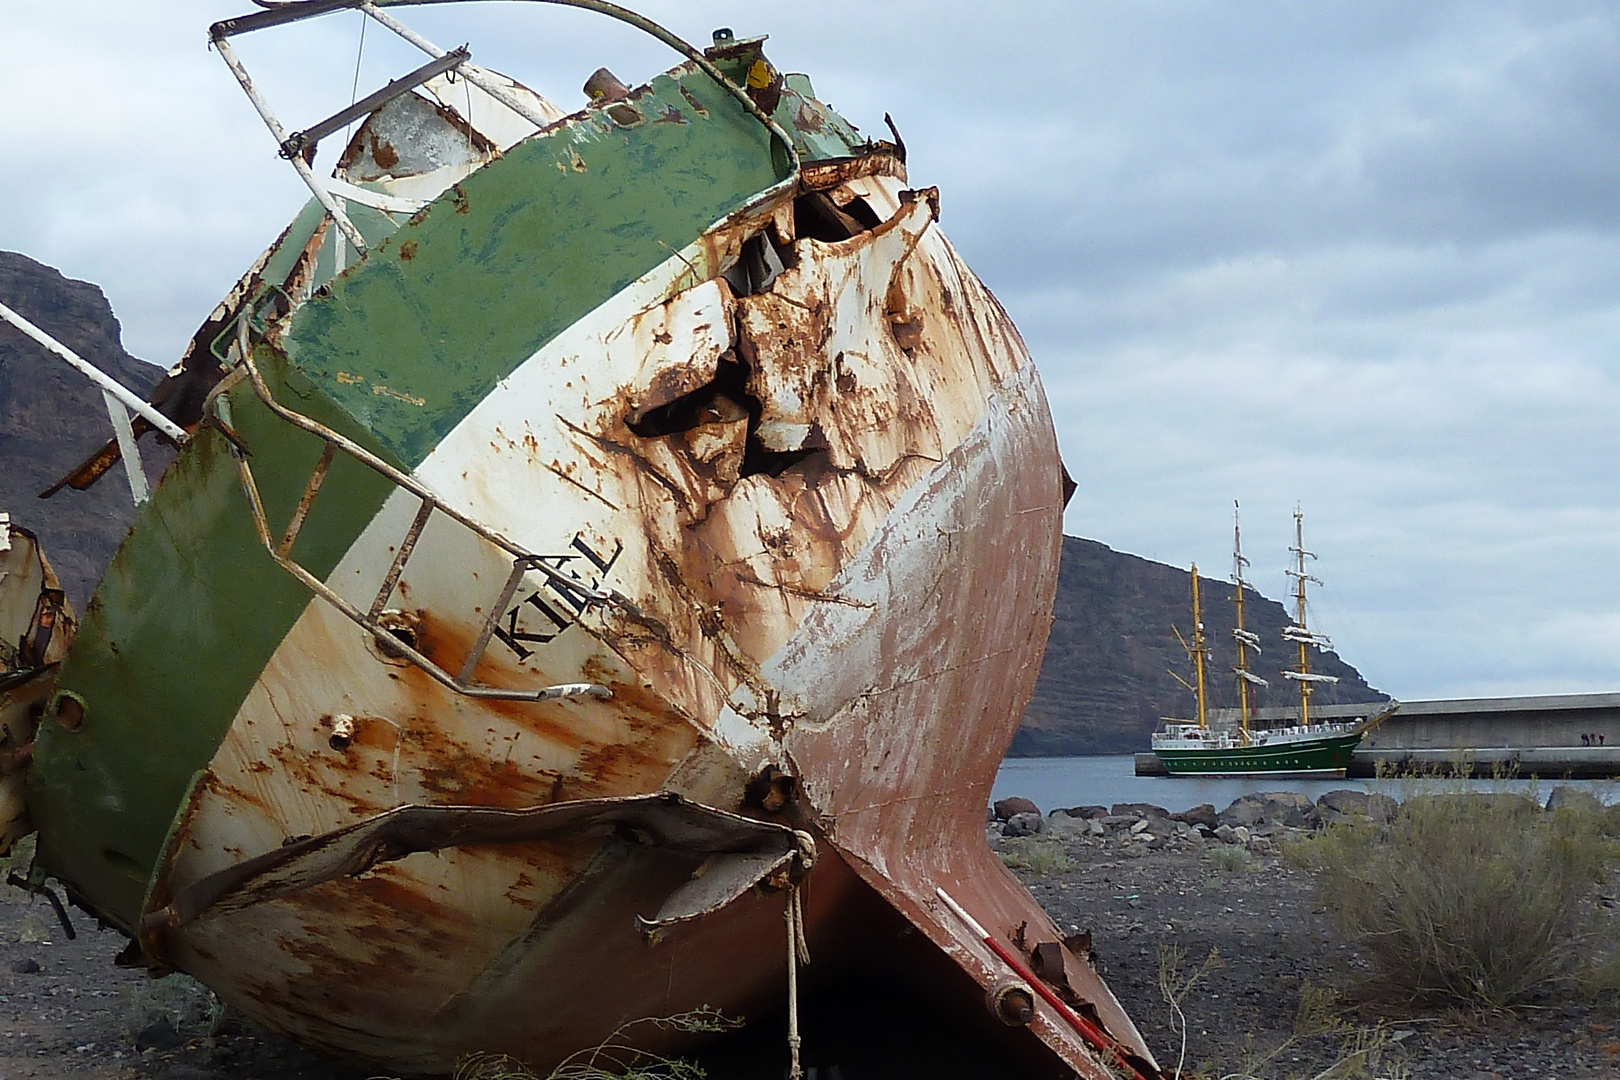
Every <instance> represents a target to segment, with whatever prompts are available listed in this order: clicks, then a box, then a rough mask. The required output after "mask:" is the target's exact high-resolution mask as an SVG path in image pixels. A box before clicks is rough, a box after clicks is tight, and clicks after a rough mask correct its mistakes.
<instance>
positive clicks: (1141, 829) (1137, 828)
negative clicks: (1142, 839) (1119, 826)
mask: <svg viewBox="0 0 1620 1080" xmlns="http://www.w3.org/2000/svg"><path fill="white" fill-rule="evenodd" d="M1147 830H1148V823H1147V822H1146V821H1143V820H1138V821H1137V823H1136V824H1135V825H1132V826H1131V835H1132V836H1136V835H1138V834H1140V833H1145V832H1147Z"/></svg>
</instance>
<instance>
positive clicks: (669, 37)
mask: <svg viewBox="0 0 1620 1080" xmlns="http://www.w3.org/2000/svg"><path fill="white" fill-rule="evenodd" d="M255 2H256V3H258V4H260V5H261V6H262V7H264V8H266V9H267V10H265V11H258V12H254V13H253V14H251V15H242V16H238V17H237V18H234V19H222V20H221V21H219V22H216V23H214V24H213V25H212V26H210V27H209V28H208V36H209V40H210V41H211V42H212V44H213V46H214V48H215V49H216V50H218V52H219V55H220V59H222V60H224V61H225V65H226V66H227V67H229V68H230V69H231V74H232V75H234V76H236V81H237V82H238V83H240V84H241V86H242V91H243V92H244V93H245V94H247V96H248V100H249V101H251V102H252V103H253V107H254V109H255V110H257V111H258V114H259V117H260V119H262V120H263V121H264V124H265V127H267V128H269V129H270V134H271V135H272V136H273V137H274V138H275V140H276V145H277V146H278V147H279V148H280V150H281V156H282V157H284V158H286V159H287V160H288V162H290V163H291V165H292V167H293V169H294V170H295V171H296V172H297V173H298V178H299V179H300V180H302V181H303V182H304V185H305V186H306V187H308V188H309V190H310V193H311V194H313V195H314V196H315V199H316V201H317V202H319V203H320V204H321V207H322V208H323V209H325V211H326V212H327V214H329V215H331V218H332V221H333V222H334V223H335V224H336V225H337V227H338V229H339V230H340V231H341V232H342V233H343V236H344V237H345V238H346V239H347V240H348V241H349V243H350V244H352V245H354V249H355V251H357V252H358V253H359V254H360V256H361V257H362V258H364V257H365V253H366V241H365V238H364V237H362V236H361V235H360V230H359V229H358V228H356V227H355V224H354V222H353V221H351V220H350V219H349V215H348V213H347V212H346V211H345V210H344V208H343V205H342V201H341V197H340V196H339V195H338V194H336V193H335V192H334V190H333V188H332V186H331V185H328V184H327V183H326V182H324V181H322V180H320V179H319V178H318V177H316V175H315V172H314V170H313V169H312V168H311V161H312V160H313V158H314V151H315V146H316V144H317V143H318V142H319V141H320V139H321V137H322V136H324V135H328V134H331V133H332V132H333V131H336V130H338V129H339V128H342V127H343V126H344V125H345V124H346V123H348V122H349V121H350V120H353V119H356V118H358V116H359V115H361V107H362V106H366V107H367V108H365V109H364V110H363V111H364V112H369V111H370V110H371V109H375V108H377V107H379V106H381V105H383V104H385V103H387V102H388V101H391V100H393V99H394V98H396V97H399V96H400V95H402V94H405V93H408V92H409V91H411V90H412V89H414V88H415V87H417V86H420V85H421V84H422V83H424V82H427V81H428V80H429V79H431V78H433V77H435V76H437V75H440V74H444V73H446V72H453V73H455V74H456V75H457V76H459V77H461V78H464V79H466V80H467V81H468V82H470V83H472V84H473V85H474V86H476V87H478V88H479V89H480V90H482V91H484V92H485V93H486V94H488V95H489V96H490V97H492V98H494V99H495V100H496V101H499V102H500V103H501V104H502V105H505V106H506V107H507V108H509V109H511V110H512V111H513V112H515V113H517V114H518V115H519V116H522V117H523V118H524V119H525V120H527V121H529V122H530V123H532V124H534V125H535V126H536V127H539V128H544V127H546V126H547V125H548V124H549V123H550V121H549V119H547V118H546V117H544V116H542V115H540V114H539V113H537V112H536V111H535V110H534V109H533V108H532V107H530V106H529V105H528V104H527V103H525V102H524V101H523V100H522V98H520V97H519V96H517V95H515V94H513V93H511V91H510V90H508V89H507V88H506V87H504V86H502V85H501V84H500V82H499V81H498V80H495V79H491V78H490V77H489V74H488V73H487V72H486V71H484V70H483V69H482V68H480V67H478V66H477V65H475V64H473V63H472V54H471V53H470V52H469V51H468V49H467V46H465V45H463V46H462V47H460V48H459V49H455V50H453V51H447V50H445V49H441V48H439V47H438V46H437V45H435V44H433V43H432V42H431V41H429V40H427V39H426V38H424V37H423V36H422V35H420V34H418V33H416V32H415V31H414V30H412V29H411V28H410V27H408V26H405V25H404V24H403V23H401V22H400V21H399V20H397V19H395V18H394V17H393V16H391V15H389V14H388V13H386V12H384V11H383V10H381V9H382V8H385V7H409V6H417V5H425V4H441V3H456V2H460V0H286V2H280V3H278V2H272V0H255ZM530 2H532V3H541V4H555V5H558V6H561V7H576V8H584V9H585V10H587V11H594V12H597V13H598V14H601V15H606V16H608V17H609V18H612V19H617V20H619V21H620V22H623V23H628V24H629V25H630V26H633V27H635V28H636V29H638V30H641V31H643V32H644V33H647V34H649V35H651V36H652V37H654V38H657V39H658V40H659V41H661V42H663V43H664V44H665V45H668V46H669V47H670V48H672V49H674V50H675V51H676V52H678V53H680V54H681V55H682V56H684V57H686V58H687V59H688V60H690V61H691V62H692V63H693V64H695V65H696V66H697V67H698V68H700V69H701V70H702V71H703V72H704V74H706V75H708V76H709V78H711V79H713V80H714V81H715V82H716V83H718V84H719V85H720V86H721V87H722V88H723V89H724V90H725V91H726V92H727V93H729V94H730V95H731V96H732V97H734V98H736V99H737V101H738V102H740V103H741V105H742V107H743V109H744V110H745V111H747V113H748V114H749V115H750V116H752V117H753V118H754V119H756V120H758V121H759V122H760V123H761V124H763V125H764V126H765V128H766V129H767V130H769V131H770V133H771V134H772V135H773V136H774V137H775V138H776V140H777V141H778V142H780V143H781V144H782V149H783V152H784V153H785V154H786V155H787V158H788V165H789V168H788V175H787V176H786V177H785V178H784V179H783V180H781V181H780V182H778V183H776V184H773V185H772V186H771V187H769V188H767V189H766V190H765V191H763V192H761V193H760V194H759V195H758V196H756V197H755V198H754V199H753V201H752V202H753V204H754V205H759V204H762V203H764V202H768V201H770V200H771V199H774V198H776V197H777V196H778V195H780V194H781V193H782V192H784V191H786V190H788V189H790V188H792V187H793V186H794V185H795V184H797V183H798V181H799V173H800V170H801V167H802V166H801V163H800V161H799V151H798V148H797V147H796V146H795V145H794V143H793V139H792V138H791V137H789V135H788V133H787V132H786V131H784V130H782V127H781V125H779V124H778V123H777V122H776V121H775V120H774V119H772V117H771V115H770V114H769V113H767V112H766V111H765V110H763V109H761V108H760V107H759V105H758V103H756V102H755V101H754V99H753V98H751V97H749V96H748V92H747V91H746V90H744V89H743V88H742V87H740V86H738V85H737V84H736V83H734V82H732V81H731V80H730V79H728V78H727V77H726V75H725V73H724V72H722V71H721V70H720V69H719V68H718V67H716V66H715V64H714V62H713V61H712V60H710V59H709V58H708V57H707V56H705V55H704V54H703V52H702V51H701V50H700V49H698V48H696V47H695V46H693V45H691V44H690V43H688V42H687V41H686V40H685V39H683V38H681V37H678V36H676V35H675V34H673V33H671V32H670V31H668V30H666V29H664V28H663V27H662V26H660V25H658V24H657V23H655V22H653V21H652V20H651V19H648V18H646V17H644V16H642V15H638V14H636V13H635V12H633V11H630V10H628V9H626V8H622V7H620V6H618V5H617V4H612V3H608V2H607V0H530ZM348 10H357V11H360V12H361V13H363V14H364V15H366V16H368V17H369V18H371V19H372V20H374V21H375V22H377V23H378V24H380V25H381V26H383V27H385V28H387V29H388V30H390V31H392V32H393V33H394V34H396V35H398V36H399V37H400V38H402V39H404V40H405V41H406V42H408V43H410V44H411V45H412V46H413V47H415V48H417V49H419V50H421V51H422V52H424V53H426V54H427V55H428V56H430V57H432V60H431V61H430V62H429V63H427V64H424V65H423V66H422V67H419V68H417V69H416V70H415V71H412V72H410V73H409V74H406V75H404V76H401V77H400V78H398V79H394V80H393V81H391V82H389V83H388V85H386V86H384V87H383V88H382V89H380V90H378V91H376V92H374V93H372V94H370V95H368V96H367V97H365V98H363V99H362V100H360V101H358V102H355V103H354V104H353V105H350V106H349V107H347V108H345V109H343V110H342V111H340V112H338V113H335V114H333V115H332V116H330V117H328V118H327V119H325V120H323V121H321V122H320V123H318V124H315V125H313V126H311V127H308V128H305V129H304V130H303V131H296V132H290V133H289V132H288V131H287V130H286V128H285V127H284V126H283V125H282V123H281V121H280V120H279V119H277V117H276V114H275V112H274V111H273V110H272V109H271V108H270V103H269V101H267V100H266V99H265V97H264V95H263V94H261V93H259V90H258V87H256V86H255V85H254V84H253V79H252V77H251V76H249V75H248V71H247V68H246V67H244V66H243V64H242V61H241V60H240V58H238V57H237V55H236V52H235V50H234V49H233V48H232V47H231V43H230V39H231V38H233V37H236V36H237V35H239V34H246V33H251V32H252V31H254V30H265V29H269V28H270V27H273V26H284V25H286V24H288V23H294V22H302V21H303V20H305V19H313V18H316V17H318V16H321V15H326V14H329V13H331V12H334V11H348ZM469 120H470V118H469Z"/></svg>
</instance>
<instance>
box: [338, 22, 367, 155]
mask: <svg viewBox="0 0 1620 1080" xmlns="http://www.w3.org/2000/svg"><path fill="white" fill-rule="evenodd" d="M370 21H371V20H370V19H368V18H366V14H365V12H361V13H360V46H359V47H358V48H357V49H355V50H354V83H353V84H352V85H351V86H350V87H349V104H350V105H353V104H354V103H355V102H356V101H358V100H359V99H360V61H361V59H362V58H363V57H364V56H365V55H366V23H368V22H370ZM353 127H354V125H353V124H352V123H350V124H346V125H344V128H343V148H344V149H345V150H347V149H348V147H349V131H350V129H351V128H353Z"/></svg>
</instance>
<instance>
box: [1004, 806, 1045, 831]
mask: <svg viewBox="0 0 1620 1080" xmlns="http://www.w3.org/2000/svg"><path fill="white" fill-rule="evenodd" d="M1045 831H1046V819H1045V818H1043V817H1041V815H1040V811H1036V812H1035V813H1033V814H1031V813H1023V814H1014V815H1013V816H1012V817H1010V818H1008V819H1007V824H1005V825H1003V826H1002V827H1001V835H1002V836H1039V835H1040V834H1041V833H1043V832H1045Z"/></svg>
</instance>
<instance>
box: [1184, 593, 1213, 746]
mask: <svg viewBox="0 0 1620 1080" xmlns="http://www.w3.org/2000/svg"><path fill="white" fill-rule="evenodd" d="M1192 601H1193V643H1192V648H1190V649H1188V650H1187V652H1188V653H1190V654H1191V655H1192V661H1193V671H1194V673H1195V674H1196V676H1197V678H1198V690H1197V694H1198V726H1199V727H1200V728H1207V727H1209V720H1208V716H1207V712H1206V709H1205V699H1204V657H1205V656H1207V655H1208V654H1209V649H1208V647H1207V646H1206V645H1205V644H1204V613H1203V611H1202V609H1201V608H1200V607H1199V604H1198V564H1197V563H1193V564H1192Z"/></svg>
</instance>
